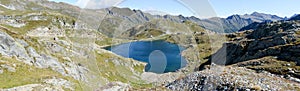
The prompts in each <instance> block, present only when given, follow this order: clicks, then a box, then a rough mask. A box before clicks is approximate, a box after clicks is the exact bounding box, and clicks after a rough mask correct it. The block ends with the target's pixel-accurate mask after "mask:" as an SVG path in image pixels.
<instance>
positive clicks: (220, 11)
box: [50, 0, 300, 18]
mask: <svg viewBox="0 0 300 91" xmlns="http://www.w3.org/2000/svg"><path fill="white" fill-rule="evenodd" d="M50 1H57V2H66V3H70V4H73V5H77V6H80V7H82V8H92V9H99V8H106V7H109V6H117V7H129V8H131V9H139V10H142V11H146V12H151V13H168V14H171V15H179V14H181V15H184V16H196V17H199V18H210V17H216V16H218V17H223V18H225V17H228V16H230V15H233V14H251V13H253V12H260V13H267V14H274V15H278V16H281V17H285V16H287V17H290V16H292V15H294V14H299V13H300V5H299V4H300V0H50ZM154 11H159V12H154Z"/></svg>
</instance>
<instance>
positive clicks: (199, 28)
mask: <svg viewBox="0 0 300 91" xmlns="http://www.w3.org/2000/svg"><path fill="white" fill-rule="evenodd" d="M299 28H300V22H299V15H294V16H293V17H291V18H282V17H278V16H276V15H270V14H264V13H257V12H254V13H252V14H245V15H232V16H229V17H227V18H219V17H214V18H209V19H199V18H197V17H194V16H191V17H185V16H182V15H178V16H174V15H151V14H150V13H145V12H143V11H141V10H134V9H133V10H132V9H130V8H118V7H110V8H104V9H82V8H80V7H77V6H73V5H70V4H66V3H57V2H53V1H48V0H0V46H1V47H0V54H1V55H0V90H2V89H3V90H4V91H6V90H8V91H11V90H14V91H15V90H17V91H24V90H25V91H32V90H33V91H49V90H51V91H52V90H54V91H64V90H67V91H69V90H71V91H93V90H99V91H105V90H108V91H110V90H118V91H123V90H125V91H128V90H146V91H147V90H299V89H300V88H299V87H300V84H299V82H300V81H299V74H300V68H299V63H300V62H299V52H300V51H299V41H300V36H299V34H300V32H299ZM153 40H164V41H167V42H170V43H173V44H178V45H180V46H182V47H183V48H184V49H185V50H183V51H182V52H181V53H180V54H181V55H182V56H183V57H184V58H185V59H186V61H187V66H186V67H184V68H181V69H179V70H177V71H176V72H169V73H164V74H156V73H151V72H145V70H144V68H145V66H146V63H143V62H139V61H137V60H134V59H131V58H125V57H122V56H119V55H117V54H115V53H113V52H111V51H108V50H105V47H110V46H114V45H119V44H122V43H129V42H134V41H153ZM224 50H225V51H224ZM214 57H216V58H217V60H214V59H213V58H214ZM224 57H225V58H224ZM220 65H221V66H220ZM274 79H276V80H274Z"/></svg>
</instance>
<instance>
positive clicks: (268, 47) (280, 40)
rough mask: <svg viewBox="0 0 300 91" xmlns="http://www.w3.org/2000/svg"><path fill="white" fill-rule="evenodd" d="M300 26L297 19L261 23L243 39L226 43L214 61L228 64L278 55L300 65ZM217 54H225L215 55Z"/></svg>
mask: <svg viewBox="0 0 300 91" xmlns="http://www.w3.org/2000/svg"><path fill="white" fill-rule="evenodd" d="M299 28H300V26H299V22H296V21H280V22H272V23H264V24H261V25H259V27H258V28H257V29H256V30H254V31H252V32H251V33H250V34H246V35H245V36H244V38H243V39H239V40H235V41H230V42H228V43H225V44H224V46H223V47H222V48H221V49H220V50H219V51H218V52H217V53H215V54H214V55H212V57H213V58H215V59H213V62H214V63H216V64H221V65H228V64H234V63H238V62H243V61H247V60H251V59H257V58H262V57H265V56H276V57H278V59H281V60H286V61H294V62H297V63H298V65H300V58H299V54H300V52H299V48H300V46H299ZM224 50H225V51H224ZM217 55H224V56H222V57H223V58H222V57H219V58H218V57H214V56H217Z"/></svg>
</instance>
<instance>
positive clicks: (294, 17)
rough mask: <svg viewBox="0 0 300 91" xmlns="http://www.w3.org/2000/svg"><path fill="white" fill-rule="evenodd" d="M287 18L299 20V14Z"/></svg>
mask: <svg viewBox="0 0 300 91" xmlns="http://www.w3.org/2000/svg"><path fill="white" fill-rule="evenodd" d="M289 20H300V14H295V15H293V16H292V17H291V18H290V19H289Z"/></svg>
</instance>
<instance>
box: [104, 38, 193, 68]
mask: <svg viewBox="0 0 300 91" xmlns="http://www.w3.org/2000/svg"><path fill="white" fill-rule="evenodd" d="M105 49H107V50H110V51H112V52H114V53H116V54H118V55H121V56H123V57H127V58H132V59H135V60H138V61H141V62H146V63H148V64H147V65H146V67H145V71H146V72H154V73H166V72H174V71H176V70H178V69H180V68H182V67H184V66H185V65H186V63H187V62H186V60H185V58H184V57H182V56H181V51H182V50H184V48H182V47H180V46H178V45H176V44H172V43H169V42H166V41H163V40H157V41H137V42H131V43H124V44H120V45H116V46H111V47H107V48H105Z"/></svg>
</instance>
